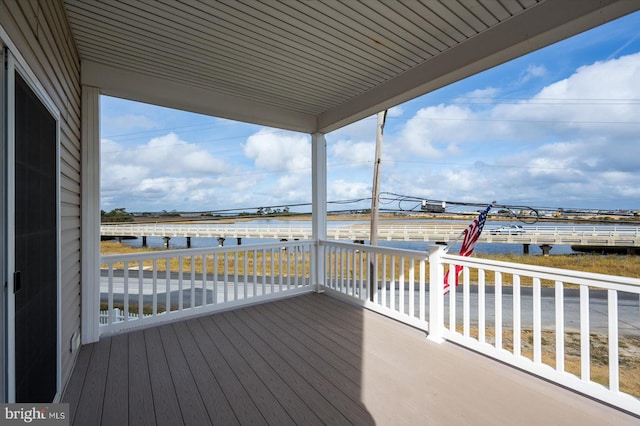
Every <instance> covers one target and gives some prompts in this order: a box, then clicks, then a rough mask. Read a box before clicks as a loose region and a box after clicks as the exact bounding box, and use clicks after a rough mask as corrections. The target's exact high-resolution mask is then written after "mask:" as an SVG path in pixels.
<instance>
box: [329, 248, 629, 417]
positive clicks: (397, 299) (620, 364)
mask: <svg viewBox="0 0 640 426" xmlns="http://www.w3.org/2000/svg"><path fill="white" fill-rule="evenodd" d="M320 246H321V247H322V248H323V249H324V256H325V283H324V285H325V289H326V291H327V292H328V293H330V294H332V295H335V296H337V297H340V298H346V299H348V300H351V301H352V302H355V303H358V304H361V305H363V306H365V307H367V308H369V309H372V310H375V311H378V312H380V313H382V314H385V315H388V316H390V317H392V318H395V319H397V320H400V321H403V322H405V323H408V324H410V325H412V326H415V327H418V328H421V329H424V330H427V331H428V332H429V335H428V338H429V339H430V340H434V341H442V339H446V340H450V341H452V342H456V343H458V344H460V345H463V346H466V347H468V348H471V349H473V350H476V351H478V352H480V353H483V354H485V355H488V356H491V357H494V358H496V359H499V360H501V361H503V362H505V363H508V364H511V365H514V366H516V367H518V368H521V369H523V370H525V371H528V372H531V373H533V374H536V375H538V376H541V377H544V378H545V379H548V380H552V381H554V382H556V383H559V384H561V385H563V386H567V387H569V388H571V389H574V390H576V391H578V392H581V393H584V394H586V395H589V396H592V397H594V398H597V399H600V400H602V401H604V402H606V403H609V404H612V405H615V406H618V407H620V408H622V409H624V410H627V411H630V412H633V413H635V414H640V400H639V399H638V398H637V397H638V396H640V395H637V394H636V395H630V394H628V393H626V392H624V389H625V387H624V385H625V384H628V385H632V383H631V382H632V381H633V380H636V381H637V376H638V374H640V370H639V369H638V368H637V366H633V365H632V366H629V367H627V366H626V365H625V364H627V365H628V364H634V363H635V361H634V360H633V357H637V353H636V352H634V351H637V350H638V349H640V347H639V342H640V307H639V305H640V303H639V299H640V280H638V279H631V278H625V277H616V276H609V275H602V274H592V273H584V272H578V271H570V270H562V269H554V268H543V267H535V266H530V265H522V264H514V263H506V262H497V261H490V260H483V259H478V258H473V257H471V258H469V257H460V256H457V255H451V254H445V253H444V250H443V249H442V248H440V247H434V248H433V249H432V252H431V253H430V254H426V253H419V252H413V251H406V250H393V249H388V248H382V247H372V246H365V245H359V244H349V243H336V242H329V241H322V242H321V244H320ZM456 264H458V265H462V266H464V267H465V268H464V269H463V273H462V274H461V276H460V285H459V287H455V286H452V287H451V290H450V294H448V295H444V291H443V282H444V271H445V268H446V269H448V268H450V267H452V266H453V265H456ZM427 271H428V272H427ZM427 274H428V275H427ZM369 283H375V284H374V285H373V286H370V285H369ZM629 345H632V346H633V345H635V346H633V347H629ZM623 350H624V351H626V352H627V353H626V355H625V354H623V353H622V352H623ZM623 355H624V356H623ZM629 361H631V362H629ZM425 362H428V360H425ZM625 368H629V369H631V368H633V369H635V370H634V371H631V370H629V371H625ZM629 375H634V376H635V379H634V378H630V376H629ZM636 392H637V391H636Z"/></svg>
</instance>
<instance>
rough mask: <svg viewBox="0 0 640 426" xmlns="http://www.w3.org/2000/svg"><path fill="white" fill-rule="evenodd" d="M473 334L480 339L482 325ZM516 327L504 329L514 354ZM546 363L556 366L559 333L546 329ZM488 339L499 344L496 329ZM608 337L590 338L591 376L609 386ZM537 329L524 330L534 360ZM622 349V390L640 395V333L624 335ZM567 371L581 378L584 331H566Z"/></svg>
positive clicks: (524, 348)
mask: <svg viewBox="0 0 640 426" xmlns="http://www.w3.org/2000/svg"><path fill="white" fill-rule="evenodd" d="M456 331H458V332H459V333H462V331H463V329H462V325H457V326H456ZM469 335H470V337H472V338H475V339H477V338H478V328H477V327H470V329H469ZM513 340H514V339H513V330H511V329H503V331H502V349H505V350H507V351H509V352H511V353H514V342H513ZM540 340H541V346H542V347H541V356H542V363H543V364H545V365H548V366H550V367H552V368H556V333H555V332H554V331H542V333H541V338H540ZM485 342H486V343H489V344H491V345H495V333H494V330H493V329H487V330H485ZM608 344H609V342H608V337H607V336H606V335H601V334H595V333H594V334H591V336H590V337H589V354H590V358H591V363H590V370H589V373H590V377H591V380H592V381H593V382H595V383H599V384H601V385H603V386H605V387H608V386H609V353H608ZM533 349H534V348H533V331H531V330H522V331H521V334H520V354H521V356H523V357H525V358H528V359H530V360H533ZM618 350H619V357H618V363H619V382H620V390H621V391H622V392H625V393H628V394H629V395H633V396H635V397H637V398H640V336H620V337H619V339H618ZM564 371H566V372H567V373H571V374H573V375H575V376H577V377H580V376H581V363H580V333H577V332H566V333H565V335H564Z"/></svg>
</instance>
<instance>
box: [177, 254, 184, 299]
mask: <svg viewBox="0 0 640 426" xmlns="http://www.w3.org/2000/svg"><path fill="white" fill-rule="evenodd" d="M183 261H184V258H183V257H182V256H179V257H178V310H179V311H182V310H183V309H184V301H183V300H182V299H183V298H184V288H183V282H182V281H183V279H184V276H183V272H184V271H183V265H182V262H183Z"/></svg>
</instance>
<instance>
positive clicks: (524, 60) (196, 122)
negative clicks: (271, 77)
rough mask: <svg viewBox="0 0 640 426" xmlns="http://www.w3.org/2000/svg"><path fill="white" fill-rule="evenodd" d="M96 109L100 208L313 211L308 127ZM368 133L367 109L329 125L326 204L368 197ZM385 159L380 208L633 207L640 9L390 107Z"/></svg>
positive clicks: (638, 150) (636, 200)
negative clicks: (424, 203)
mask: <svg viewBox="0 0 640 426" xmlns="http://www.w3.org/2000/svg"><path fill="white" fill-rule="evenodd" d="M100 115H101V208H102V209H103V210H105V211H110V210H112V209H115V208H125V209H126V210H127V211H129V212H148V211H151V212H159V211H163V210H164V211H181V212H182V211H195V212H206V211H220V210H233V209H238V210H245V211H252V209H257V208H259V207H272V208H283V207H284V206H288V207H290V210H291V211H310V207H309V206H308V205H309V204H310V203H311V138H310V136H309V135H307V134H303V133H296V132H289V131H283V130H278V129H273V128H267V127H263V126H257V125H251V124H245V123H239V122H233V121H230V120H225V119H220V118H216V117H208V116H204V115H198V114H192V113H187V112H183V111H177V110H171V109H167V108H162V107H157V106H151V105H147V104H141V103H136V102H131V101H126V100H121V99H116V98H111V97H105V96H103V97H102V98H101V112H100ZM375 136H376V117H375V116H372V117H369V118H366V119H363V120H361V121H359V122H356V123H353V124H351V125H349V126H346V127H343V128H341V129H338V130H336V131H334V132H331V133H328V134H327V135H326V140H327V156H328V158H327V162H328V173H327V175H328V182H327V190H328V194H327V195H328V196H327V199H328V200H329V201H330V202H332V203H331V204H330V205H329V206H328V210H329V211H332V210H343V209H361V208H368V207H370V203H371V201H370V197H371V193H372V181H373V163H374V156H375ZM380 170H381V171H380V176H381V183H380V191H381V192H382V194H383V198H384V199H385V201H384V202H383V203H382V205H381V207H382V208H385V209H405V210H410V209H413V208H415V207H416V206H417V204H416V203H415V202H407V201H404V202H398V201H390V200H387V199H388V198H395V195H394V196H392V195H389V194H399V195H403V196H410V197H414V198H416V199H420V198H423V199H429V200H446V201H448V202H449V206H450V207H451V208H453V209H455V208H456V203H477V204H478V205H483V204H487V203H489V202H491V201H497V202H498V204H503V205H518V206H531V207H536V208H552V209H556V208H563V209H571V208H578V209H604V210H608V209H632V210H638V209H640V13H635V14H632V15H629V16H627V17H623V18H621V19H619V20H617V21H614V22H611V23H608V24H606V25H604V26H601V27H598V28H596V29H593V30H590V31H588V32H585V33H582V34H579V35H577V36H574V37H572V38H570V39H567V40H564V41H562V42H559V43H557V44H554V45H552V46H549V47H546V48H544V49H541V50H538V51H536V52H533V53H531V54H529V55H526V56H523V57H521V58H518V59H515V60H513V61H511V62H508V63H505V64H503V65H500V66H498V67H495V68H493V69H490V70H488V71H485V72H483V73H480V74H477V75H475V76H472V77H470V78H467V79H465V80H462V81H459V82H457V83H454V84H451V85H449V86H447V87H444V88H442V89H439V90H437V91H434V92H431V93H429V94H426V95H424V96H421V97H419V98H416V99H414V100H411V101H409V102H406V103H404V104H401V105H398V106H396V107H394V108H392V109H390V110H389V111H388V114H387V120H386V123H385V127H384V141H383V146H382V161H381V168H380ZM344 200H362V201H360V202H357V203H348V204H339V203H333V202H338V201H344Z"/></svg>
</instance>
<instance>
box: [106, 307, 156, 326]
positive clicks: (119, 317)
mask: <svg viewBox="0 0 640 426" xmlns="http://www.w3.org/2000/svg"><path fill="white" fill-rule="evenodd" d="M150 316H151V314H142V318H146V317H150ZM109 317H111V322H112V323H115V322H121V321H124V311H123V310H122V309H120V308H113V310H111V311H106V310H105V311H100V321H99V322H100V324H105V325H106V324H109ZM138 318H140V314H138V313H134V312H129V315H128V320H129V321H131V320H133V319H138Z"/></svg>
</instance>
